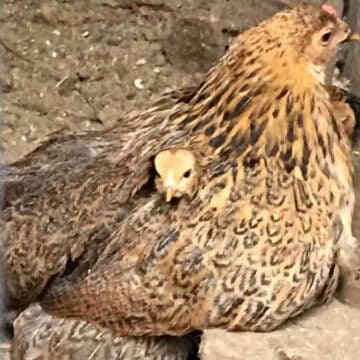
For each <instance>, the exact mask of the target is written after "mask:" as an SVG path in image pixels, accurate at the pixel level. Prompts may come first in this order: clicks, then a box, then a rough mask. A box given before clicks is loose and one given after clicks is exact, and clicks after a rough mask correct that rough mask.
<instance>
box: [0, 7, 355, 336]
mask: <svg viewBox="0 0 360 360" xmlns="http://www.w3.org/2000/svg"><path fill="white" fill-rule="evenodd" d="M328 9H329V8H327V10H326V9H324V8H320V7H313V6H299V7H296V8H294V9H292V10H288V11H284V12H281V13H279V14H277V15H276V16H275V17H273V18H272V19H269V20H267V21H265V22H263V23H261V24H260V25H259V26H257V27H256V28H253V29H250V30H248V31H246V32H244V33H243V34H241V35H240V37H239V38H238V39H237V40H236V41H235V42H234V43H233V44H232V46H231V47H230V49H229V51H228V53H227V54H226V55H225V56H224V57H223V58H222V59H220V60H219V61H218V62H217V63H216V64H215V65H214V66H213V68H212V69H211V70H210V71H209V73H208V74H207V75H206V76H205V78H204V81H203V83H202V84H201V85H200V86H199V87H198V88H197V89H196V90H194V91H193V92H191V91H189V92H186V94H185V95H184V96H183V97H182V98H181V101H177V100H174V99H172V98H169V97H167V98H166V97H165V98H164V99H163V101H160V102H159V103H158V104H157V105H156V107H152V108H151V109H149V110H148V111H145V112H142V113H140V112H136V113H134V114H130V115H129V116H128V117H127V118H125V120H124V122H123V123H122V125H121V126H117V127H115V128H114V129H112V131H111V132H108V133H106V134H102V135H99V136H98V137H96V135H91V136H90V137H89V139H90V140H87V139H88V138H87V137H86V136H85V137H84V138H81V140H83V141H85V143H86V142H87V141H88V143H89V144H90V145H91V147H90V150H92V154H93V155H92V157H90V158H91V161H90V162H88V163H86V162H81V161H80V162H79V161H78V160H77V162H75V163H70V162H69V163H68V164H66V166H63V167H62V168H59V169H57V168H55V167H54V168H53V169H52V171H51V172H50V173H46V169H43V171H45V172H44V176H42V177H43V178H45V175H48V176H49V177H50V175H51V179H49V180H47V181H46V182H45V184H46V185H41V187H40V185H39V182H38V183H37V184H36V185H37V186H36V187H35V186H33V187H31V190H30V195H31V197H30V198H26V197H23V198H22V199H21V200H19V201H17V200H15V199H14V198H12V199H11V201H12V203H11V206H12V207H10V209H11V210H8V209H9V208H8V209H7V212H6V215H7V217H6V218H5V227H6V228H7V230H8V231H9V232H10V234H13V236H17V234H19V233H20V235H21V236H20V239H24V240H23V243H21V240H18V239H17V240H16V241H14V240H13V244H12V241H11V240H12V239H11V236H10V240H9V241H8V247H7V253H6V264H5V265H6V271H7V279H8V285H7V288H8V291H9V295H10V298H11V299H12V300H13V302H14V301H15V300H26V301H29V291H30V289H31V288H35V289H36V290H37V291H36V293H35V294H36V295H41V304H42V306H43V308H44V309H45V310H46V311H48V312H49V313H52V314H54V315H57V316H61V317H68V318H74V319H84V320H86V321H89V322H94V323H97V324H98V325H101V326H104V327H107V328H109V329H112V330H114V331H116V332H117V334H119V335H131V336H134V335H163V334H171V335H182V334H185V333H187V332H190V331H192V330H195V329H205V328H211V327H221V328H225V329H228V330H258V331H267V330H271V329H274V328H276V327H277V326H279V325H280V324H281V323H283V322H284V321H285V320H286V319H287V318H289V317H292V316H295V315H296V314H298V313H300V312H301V311H303V310H304V309H306V308H308V307H309V306H311V305H313V304H315V303H318V302H321V301H325V300H327V299H329V298H331V296H332V295H333V293H334V291H335V289H336V287H337V282H338V277H339V269H341V268H349V267H352V266H353V264H354V263H353V261H356V260H353V258H352V253H353V247H354V246H355V242H354V241H353V237H352V233H351V216H352V208H353V201H354V194H353V184H352V167H351V159H350V146H349V141H348V137H347V136H346V132H345V127H344V126H343V124H342V123H341V121H340V119H338V118H337V117H336V115H335V112H334V107H333V105H332V103H331V100H330V97H329V93H328V91H327V89H326V88H325V87H324V86H323V84H322V80H323V77H324V69H325V66H326V64H327V62H328V60H329V57H330V56H331V55H332V54H333V53H334V51H335V50H336V47H337V45H338V43H340V42H342V41H343V40H346V39H347V38H348V36H349V30H348V27H347V25H346V24H345V23H344V22H342V21H341V20H340V19H339V18H337V17H336V16H335V15H334V14H333V13H329V11H328ZM329 32H331V34H330V36H327V35H328V34H329ZM162 107H163V108H162ZM114 143H116V145H115V144H114ZM171 147H181V148H186V149H189V150H191V151H194V152H195V153H199V154H201V156H200V158H201V161H202V163H201V164H200V166H201V167H202V168H204V169H206V171H204V172H203V173H202V176H201V177H200V181H199V187H198V192H197V193H196V196H195V197H194V198H193V199H192V200H189V199H187V198H181V199H179V200H178V201H177V202H172V203H166V202H164V200H163V198H162V197H161V196H160V194H158V193H156V192H154V189H153V187H151V186H147V182H148V180H149V179H150V178H149V173H150V171H151V168H152V159H153V157H154V156H155V155H156V154H157V153H158V152H159V151H161V150H163V149H166V148H171ZM34 163H35V161H34V162H33V163H32V164H34ZM61 164H63V162H62V163H61ZM69 165H71V166H70V167H69ZM31 167H33V165H31ZM69 168H71V169H70V170H69ZM40 169H41V166H40ZM66 170H67V171H66ZM100 170H102V171H100ZM103 172H104V173H106V175H104V174H103ZM13 173H14V175H12V176H13V177H14V181H15V180H16V171H15V170H13ZM21 173H22V174H23V173H24V166H22V168H21ZM22 176H23V175H22ZM36 176H38V175H36ZM149 181H150V180H149ZM143 186H145V189H146V190H147V191H145V189H142V187H143ZM139 191H140V192H139ZM35 193H36V195H37V196H38V197H37V198H36V199H35V197H34V194H35ZM49 193H53V194H54V195H51V196H50V197H49ZM42 194H44V195H42ZM132 195H133V197H131V196H132ZM41 196H42V197H41ZM39 197H40V200H39ZM50 202H51V203H50ZM79 203H81V210H80V211H79V205H78V204H79ZM34 204H35V205H34ZM16 206H17V207H16ZM29 206H30V207H31V209H30V210H29ZM34 209H35V210H38V213H42V214H47V215H48V214H49V213H50V215H48V217H47V218H46V221H45V222H44V221H39V220H35V216H34ZM64 209H65V212H63V213H61V211H62V210H64ZM124 209H125V210H126V211H128V212H129V214H128V215H126V219H125V221H122V220H123V219H124V216H125V215H124V213H123V211H124ZM27 210H28V211H27ZM119 213H120V214H122V215H121V216H120V215H119ZM29 214H30V215H29ZM24 216H25V217H27V216H30V218H31V220H32V221H33V222H34V221H35V223H36V224H39V226H38V228H36V230H34V233H33V234H32V233H30V234H28V232H29V229H34V228H35V226H34V224H33V223H32V224H31V226H30V225H28V226H29V227H28V228H26V227H25V229H24V230H22V228H21V227H20V228H19V224H20V220H19V219H21V220H23V217H24ZM49 216H51V218H49ZM66 216H68V219H67V221H65V220H64V218H65V217H66ZM114 218H115V219H116V218H120V220H114ZM69 221H70V222H69ZM68 223H70V224H72V225H70V226H69V225H67V224H68ZM99 223H101V224H104V225H103V226H104V227H105V228H106V229H107V230H108V229H110V230H108V232H107V234H106V243H107V244H108V245H107V247H106V249H105V250H104V251H101V252H100V251H99V250H97V249H96V256H93V257H92V259H94V258H96V259H97V261H96V263H95V264H94V265H93V263H91V266H89V262H87V263H86V262H85V265H86V266H85V265H84V266H83V268H82V269H81V271H80V270H79V267H78V266H77V268H76V269H75V271H72V269H71V268H70V269H69V266H68V268H67V269H66V270H67V271H66V273H65V274H63V276H61V278H60V279H55V280H54V281H53V282H51V283H49V282H48V280H49V278H50V276H48V274H49V272H51V273H53V274H56V273H59V272H60V271H61V269H65V268H66V266H65V264H66V262H67V263H69V259H72V258H76V257H79V256H80V255H79V254H81V253H82V252H84V251H86V249H84V246H83V245H81V246H82V247H81V248H80V249H78V247H79V246H78V245H77V244H78V243H80V244H83V241H79V238H81V237H83V236H85V237H89V236H91V234H92V233H93V232H94V229H98V228H100V229H101V226H100V227H99ZM49 224H50V225H53V226H50V233H51V231H53V233H55V235H53V236H54V238H51V235H50V239H53V240H52V241H53V242H54V244H56V246H54V247H53V248H52V249H48V250H47V253H46V256H45V257H44V258H43V259H44V260H43V261H44V263H43V262H41V261H38V260H37V262H35V264H36V266H33V267H34V271H31V273H25V274H24V271H25V265H24V264H25V263H26V264H27V266H29V265H30V264H33V263H34V260H33V259H32V258H30V257H29V254H28V253H27V251H24V250H25V249H26V247H25V244H26V241H25V239H26V236H33V237H35V238H36V236H37V237H38V239H36V240H35V241H38V244H39V246H40V252H39V255H40V258H41V256H42V255H43V251H42V250H43V249H41V244H42V242H43V240H42V239H41V238H40V237H39V234H41V235H43V233H44V228H46V227H47V226H49ZM16 226H17V228H16ZM71 226H72V227H71ZM15 234H16V235H15ZM98 234H99V231H98V230H97V231H96V236H99V235H98ZM71 235H73V236H71ZM100 237H101V235H100ZM55 239H56V240H55ZM64 244H65V245H66V246H68V248H67V252H66V250H63V249H64V248H66V246H64ZM32 247H33V245H32ZM55 249H62V250H61V251H63V252H64V253H63V256H62V257H61V256H59V253H58V251H60V250H55ZM37 256H38V255H37ZM54 258H56V259H57V263H56V264H55V262H54V261H53V260H52V259H54ZM48 259H50V261H49V260H48ZM20 264H21V265H22V266H20ZM55 265H56V268H55ZM44 267H45V272H46V274H47V275H46V276H43V272H44ZM49 268H50V270H51V271H49ZM80 268H81V267H80ZM27 269H29V267H28V268H27ZM45 284H47V285H48V287H47V289H46V291H45V293H43V294H41V291H42V290H43V289H44V286H45Z"/></svg>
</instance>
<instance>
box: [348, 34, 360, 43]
mask: <svg viewBox="0 0 360 360" xmlns="http://www.w3.org/2000/svg"><path fill="white" fill-rule="evenodd" d="M353 40H355V41H356V40H360V33H358V32H352V33H350V36H349V37H348V40H347V41H353Z"/></svg>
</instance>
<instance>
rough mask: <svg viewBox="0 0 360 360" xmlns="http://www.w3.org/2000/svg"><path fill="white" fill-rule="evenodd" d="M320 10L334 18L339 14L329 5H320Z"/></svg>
mask: <svg viewBox="0 0 360 360" xmlns="http://www.w3.org/2000/svg"><path fill="white" fill-rule="evenodd" d="M321 8H322V9H323V10H324V11H326V12H327V13H328V14H330V15H334V16H335V17H337V18H338V17H339V14H338V12H337V11H336V9H335V8H334V7H333V6H332V5H330V4H325V5H322V6H321Z"/></svg>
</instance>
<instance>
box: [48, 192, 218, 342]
mask: <svg viewBox="0 0 360 360" xmlns="http://www.w3.org/2000/svg"><path fill="white" fill-rule="evenodd" d="M171 210H173V209H171V207H170V205H169V204H164V202H163V201H162V200H161V199H160V200H159V199H158V197H154V198H151V199H149V201H148V202H147V203H146V204H144V205H143V206H141V207H139V208H138V209H137V211H135V212H134V213H133V214H132V215H131V216H130V217H128V218H127V221H126V223H123V224H122V226H121V227H120V228H119V229H118V230H117V231H115V232H114V233H113V234H112V236H111V238H112V240H111V242H110V244H109V245H108V247H107V249H106V250H105V251H104V253H103V254H102V255H101V256H100V258H99V260H98V262H97V263H96V265H95V266H94V267H93V268H92V270H91V273H90V274H84V275H85V276H83V277H82V278H81V277H79V276H77V277H76V278H75V280H74V278H73V277H71V281H68V279H64V278H62V279H61V280H60V281H57V280H55V281H54V282H53V283H52V284H51V286H49V288H48V289H47V291H45V294H44V296H43V297H42V299H41V304H42V306H43V307H44V309H45V310H46V311H47V312H49V313H51V314H53V315H56V316H59V317H62V316H64V317H67V318H77V319H80V318H81V319H86V320H87V321H90V322H95V323H97V324H100V325H102V326H104V327H107V328H111V329H114V330H116V332H117V333H118V334H122V335H129V334H131V335H135V336H137V335H144V334H151V335H161V334H165V333H167V334H176V335H181V334H183V333H186V332H189V330H192V329H193V325H194V324H195V323H197V319H196V315H194V314H196V311H194V308H196V307H197V306H199V303H200V302H201V301H200V299H201V298H202V297H201V293H203V292H205V290H206V289H208V287H209V286H211V284H210V283H211V278H212V277H213V273H212V267H211V266H209V264H208V263H207V258H206V256H205V254H204V253H203V251H201V250H200V249H199V248H198V247H197V246H196V245H194V244H193V243H192V242H191V240H190V238H187V236H190V233H188V232H186V230H184V229H182V225H181V223H182V222H181V221H178V220H175V219H174V217H173V215H172V214H174V213H173V212H172V211H171ZM175 254H176V258H175V257H174V256H175ZM174 261H175V262H174ZM186 269H187V271H186ZM86 275H87V276H86ZM168 278H170V279H171V280H170V281H168ZM164 280H165V281H164ZM180 284H181V286H179V285H180ZM75 294H76V296H75ZM199 314H200V312H199ZM199 323H202V321H199Z"/></svg>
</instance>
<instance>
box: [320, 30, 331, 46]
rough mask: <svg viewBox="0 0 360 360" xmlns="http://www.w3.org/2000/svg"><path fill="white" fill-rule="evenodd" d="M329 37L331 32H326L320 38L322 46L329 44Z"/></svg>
mask: <svg viewBox="0 0 360 360" xmlns="http://www.w3.org/2000/svg"><path fill="white" fill-rule="evenodd" d="M331 35H332V33H331V31H328V32H326V33H325V34H323V35H322V36H321V41H322V43H323V44H324V45H326V44H327V43H328V42H329V40H330V38H331Z"/></svg>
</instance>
